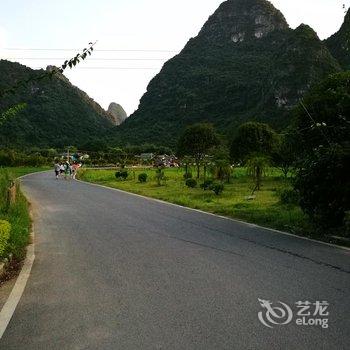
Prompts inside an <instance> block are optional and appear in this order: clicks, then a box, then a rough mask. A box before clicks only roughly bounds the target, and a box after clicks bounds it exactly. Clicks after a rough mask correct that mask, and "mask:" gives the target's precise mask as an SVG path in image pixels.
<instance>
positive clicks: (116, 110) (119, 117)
mask: <svg viewBox="0 0 350 350" xmlns="http://www.w3.org/2000/svg"><path fill="white" fill-rule="evenodd" d="M108 114H109V115H110V116H111V119H112V121H113V123H114V124H115V125H120V124H122V123H123V122H124V121H125V120H126V118H127V117H128V115H127V114H126V112H125V110H124V108H123V107H122V106H121V105H120V104H118V103H115V102H112V103H111V104H110V105H109V107H108Z"/></svg>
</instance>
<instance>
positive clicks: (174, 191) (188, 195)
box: [78, 168, 312, 236]
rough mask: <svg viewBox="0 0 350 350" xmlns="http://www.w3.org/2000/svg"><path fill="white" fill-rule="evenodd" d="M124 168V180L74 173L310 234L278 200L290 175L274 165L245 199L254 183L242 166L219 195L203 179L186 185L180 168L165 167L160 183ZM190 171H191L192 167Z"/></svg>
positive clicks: (295, 209) (299, 215)
mask: <svg viewBox="0 0 350 350" xmlns="http://www.w3.org/2000/svg"><path fill="white" fill-rule="evenodd" d="M128 171H129V176H128V179H127V180H125V181H122V180H117V179H116V178H115V175H114V174H115V170H93V169H82V170H81V171H80V172H79V174H78V177H79V178H80V179H81V180H84V181H87V182H93V183H97V184H101V185H105V186H108V187H112V188H117V189H121V190H124V191H127V192H132V193H136V194H140V195H144V196H147V197H152V198H157V199H161V200H164V201H168V202H171V203H175V204H179V205H182V206H186V207H190V208H194V209H200V210H203V211H206V212H210V213H214V214H219V215H224V216H227V217H231V218H235V219H239V220H243V221H246V222H250V223H254V224H258V225H262V226H266V227H270V228H274V229H278V230H283V231H288V232H292V233H296V234H303V235H304V236H305V235H310V236H311V234H309V232H311V231H312V230H310V229H309V224H308V219H307V217H306V216H305V215H304V214H303V212H302V211H301V209H300V207H299V206H297V205H285V204H282V203H281V202H280V193H281V191H283V190H284V189H288V188H291V183H290V179H288V178H287V179H285V178H284V177H283V176H282V173H281V172H279V171H278V170H277V169H274V168H271V169H269V170H268V171H267V173H266V176H265V178H264V180H263V186H262V189H261V190H260V191H257V192H255V195H256V197H255V199H253V200H248V199H247V197H248V196H250V195H251V194H252V191H253V188H254V184H253V181H252V179H251V178H250V177H249V176H247V171H246V169H244V168H237V169H235V170H234V173H233V176H232V180H231V183H230V184H224V186H225V189H224V191H223V193H222V194H221V195H220V196H217V195H215V194H214V193H213V192H212V191H210V190H207V191H204V190H203V189H201V188H200V187H199V184H200V183H202V182H203V179H201V180H200V181H198V185H197V187H196V188H188V187H187V186H186V185H185V180H184V178H183V174H184V170H183V169H181V168H177V169H174V168H172V169H165V170H164V172H165V176H166V181H165V183H164V185H163V186H158V185H157V182H156V179H155V169H138V168H137V169H135V168H132V169H128ZM140 173H146V174H147V175H148V181H147V182H146V183H140V182H138V175H139V174H140ZM192 174H195V171H194V169H193V171H192Z"/></svg>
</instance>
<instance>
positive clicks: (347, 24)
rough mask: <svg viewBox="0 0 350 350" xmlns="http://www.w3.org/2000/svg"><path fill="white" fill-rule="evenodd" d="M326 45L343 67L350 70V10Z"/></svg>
mask: <svg viewBox="0 0 350 350" xmlns="http://www.w3.org/2000/svg"><path fill="white" fill-rule="evenodd" d="M326 45H327V46H328V48H329V50H330V51H331V53H332V54H333V56H334V57H335V58H336V59H337V60H338V61H339V63H340V64H341V65H342V67H343V68H344V69H346V70H350V10H348V12H347V14H346V16H345V20H344V23H343V25H342V26H341V28H340V29H339V31H338V32H337V33H335V34H334V35H332V36H331V37H330V38H328V39H327V40H326Z"/></svg>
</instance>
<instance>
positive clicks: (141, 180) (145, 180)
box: [138, 173, 148, 183]
mask: <svg viewBox="0 0 350 350" xmlns="http://www.w3.org/2000/svg"><path fill="white" fill-rule="evenodd" d="M147 177H148V175H147V174H146V173H142V174H139V176H138V179H139V181H140V182H141V183H145V182H147Z"/></svg>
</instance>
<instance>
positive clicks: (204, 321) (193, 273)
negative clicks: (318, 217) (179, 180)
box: [0, 172, 350, 350]
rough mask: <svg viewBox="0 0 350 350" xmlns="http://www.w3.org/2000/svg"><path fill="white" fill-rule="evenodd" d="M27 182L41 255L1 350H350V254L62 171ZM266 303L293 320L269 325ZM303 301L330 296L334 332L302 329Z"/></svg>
mask: <svg viewBox="0 0 350 350" xmlns="http://www.w3.org/2000/svg"><path fill="white" fill-rule="evenodd" d="M23 185H24V188H25V191H26V193H27V194H28V196H29V198H30V200H31V201H32V202H33V204H34V208H35V212H36V220H35V223H36V246H35V251H36V260H35V262H34V265H33V269H32V273H31V276H30V278H29V281H28V284H27V287H26V289H25V291H24V294H23V296H22V299H21V301H20V303H19V305H18V307H17V309H16V311H15V314H14V316H13V318H12V320H11V322H10V324H9V326H8V328H7V330H6V332H5V334H4V336H3V339H2V340H1V341H0V349H6V350H10V349H13V350H21V349H25V350H30V349H33V350H34V349H35V350H38V349H45V350H47V349H50V350H53V349H60V350H62V349H122V350H124V349H166V350H168V349H186V350H187V349H199V350H203V349H209V350H219V349H269V350H271V349H298V350H301V349H308V350H311V349H327V350H328V349H337V350H341V349H349V344H350V319H349V315H350V302H349V296H350V293H349V289H350V252H349V251H346V250H342V249H338V248H334V247H330V246H327V245H324V244H320V243H315V242H311V241H307V240H302V239H299V238H295V237H291V236H287V235H282V234H280V233H276V232H272V231H269V230H265V229H262V228H258V227H255V226H253V225H248V224H243V223H239V222H234V221H231V220H226V219H223V218H219V217H215V216H211V215H207V214H204V213H200V212H195V211H191V210H188V209H185V208H180V207H176V206H172V205H168V204H163V203H160V202H157V201H152V200H147V199H144V198H140V197H136V196H133V195H130V194H126V193H123V192H119V191H114V190H109V189H105V188H101V187H96V186H92V185H89V184H84V183H80V182H75V181H64V180H59V181H56V180H55V179H54V177H53V174H52V173H51V172H50V173H45V174H35V175H31V176H29V177H26V178H24V179H23ZM258 298H260V299H265V300H269V301H272V302H274V303H273V305H272V306H273V307H277V306H279V307H281V304H278V303H277V302H278V301H282V302H284V303H285V304H287V305H288V306H289V307H290V308H291V311H292V312H293V318H292V320H291V321H290V323H289V324H285V325H282V324H279V325H276V324H271V323H267V324H268V325H272V326H273V328H268V327H266V326H264V325H263V324H262V323H261V322H260V321H259V319H258V313H259V312H260V311H264V310H265V309H263V308H262V307H261V306H260V304H259V301H258ZM298 301H310V302H313V303H314V302H316V301H327V302H328V303H329V307H328V309H327V310H321V311H323V312H329V315H328V317H327V318H328V319H329V328H322V327H321V326H310V325H308V326H307V325H297V324H296V322H297V321H296V319H297V318H298V317H297V315H296V312H297V310H298V308H297V307H296V305H295V303H296V302H298ZM311 306H312V311H314V309H315V306H313V305H311ZM274 311H275V312H276V313H277V314H276V315H275V316H273V315H272V314H271V313H270V314H269V313H267V310H265V311H264V312H263V313H262V316H263V319H264V320H265V321H266V320H267V318H266V316H269V315H270V316H271V319H272V321H275V322H277V323H282V322H283V321H285V320H286V319H285V318H284V319H283V318H279V316H281V313H282V310H277V309H274ZM306 311H307V310H306ZM288 315H289V314H287V316H288ZM287 316H286V317H287ZM314 318H317V316H315V317H314ZM319 318H320V317H319ZM322 318H325V316H322ZM307 319H308V320H309V319H310V317H307ZM267 322H269V321H267Z"/></svg>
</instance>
